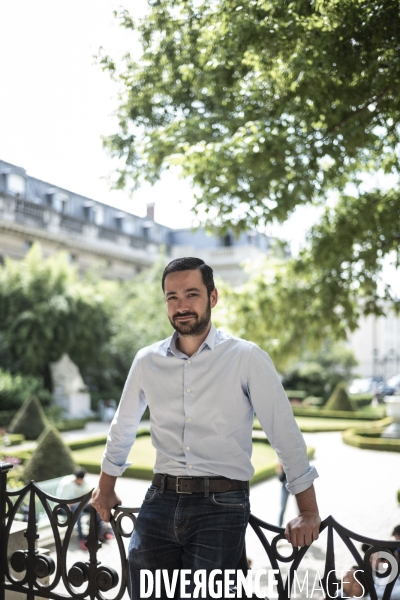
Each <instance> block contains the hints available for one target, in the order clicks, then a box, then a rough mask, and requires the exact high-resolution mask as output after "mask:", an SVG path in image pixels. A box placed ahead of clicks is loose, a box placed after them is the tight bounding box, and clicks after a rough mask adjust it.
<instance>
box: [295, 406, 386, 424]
mask: <svg viewBox="0 0 400 600" xmlns="http://www.w3.org/2000/svg"><path fill="white" fill-rule="evenodd" d="M292 410H293V414H294V416H295V417H317V418H319V417H324V418H327V417H328V418H331V419H356V420H361V421H376V420H377V419H380V418H382V417H383V416H384V414H385V412H386V409H385V407H384V406H383V407H382V408H381V407H377V410H376V411H372V410H371V411H363V410H355V411H347V410H328V409H327V408H305V407H304V406H292Z"/></svg>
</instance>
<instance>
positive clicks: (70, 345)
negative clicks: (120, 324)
mask: <svg viewBox="0 0 400 600" xmlns="http://www.w3.org/2000/svg"><path fill="white" fill-rule="evenodd" d="M109 336H110V331H109V319H108V314H107V312H106V310H105V307H104V302H103V298H102V296H101V295H100V294H99V292H98V290H97V289H96V287H95V286H94V285H89V284H86V283H85V282H84V281H80V280H79V278H78V275H77V273H76V271H75V269H74V268H73V267H72V266H71V265H70V264H69V263H68V260H67V257H66V255H64V254H62V253H61V254H58V255H54V256H52V257H50V258H48V259H44V258H43V256H42V254H41V250H40V246H39V245H34V246H32V248H31V249H30V251H29V252H28V254H27V255H26V257H25V258H24V260H22V261H13V260H11V259H8V258H6V260H5V264H4V266H2V267H0V359H1V362H2V364H3V365H4V366H5V367H6V368H8V370H9V371H11V372H13V373H22V374H25V375H40V376H44V377H46V375H47V369H48V365H49V363H50V362H52V361H56V360H58V359H59V358H60V356H61V355H62V354H63V353H64V352H66V353H68V354H69V355H70V357H71V358H72V360H73V361H74V362H75V363H77V364H78V366H79V367H80V368H82V369H84V368H87V367H89V366H91V365H93V364H96V361H97V360H98V357H99V356H100V355H101V352H102V349H103V347H104V345H105V343H106V342H107V340H108V339H109Z"/></svg>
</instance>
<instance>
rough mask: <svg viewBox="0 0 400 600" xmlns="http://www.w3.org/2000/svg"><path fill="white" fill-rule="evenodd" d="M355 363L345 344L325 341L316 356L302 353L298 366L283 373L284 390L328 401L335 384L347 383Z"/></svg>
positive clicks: (296, 364)
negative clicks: (301, 392)
mask: <svg viewBox="0 0 400 600" xmlns="http://www.w3.org/2000/svg"><path fill="white" fill-rule="evenodd" d="M356 365H357V361H356V360H355V358H354V354H353V352H352V351H351V350H350V349H349V348H347V347H346V346H345V345H344V344H340V343H336V344H333V343H331V342H330V341H329V340H326V341H325V342H324V343H323V344H322V348H321V349H320V350H319V351H318V352H304V353H303V355H302V357H301V360H300V362H296V363H295V364H294V365H290V366H289V368H288V369H286V370H285V372H284V373H283V378H282V383H283V386H284V387H285V389H287V390H305V391H306V392H307V395H308V396H314V397H317V398H321V403H323V401H324V400H327V399H328V398H329V396H330V395H331V394H332V392H333V390H334V388H335V387H336V385H337V384H338V383H343V382H349V381H350V379H352V377H353V370H354V367H355V366H356Z"/></svg>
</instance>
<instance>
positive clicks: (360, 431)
mask: <svg viewBox="0 0 400 600" xmlns="http://www.w3.org/2000/svg"><path fill="white" fill-rule="evenodd" d="M392 422H393V421H392V419H391V418H390V417H387V418H386V419H382V420H381V421H378V422H377V423H376V425H375V427H352V428H351V429H347V431H344V432H343V434H342V439H343V441H344V443H345V444H348V445H349V446H355V447H356V448H361V449H363V450H383V451H386V452H400V439H391V438H381V437H379V434H381V433H382V432H383V431H384V430H385V428H386V427H387V426H388V425H390V424H391V423H392Z"/></svg>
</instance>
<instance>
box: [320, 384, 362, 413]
mask: <svg viewBox="0 0 400 600" xmlns="http://www.w3.org/2000/svg"><path fill="white" fill-rule="evenodd" d="M346 387H347V386H346V384H345V383H338V384H337V386H336V387H335V389H334V390H333V392H332V395H331V396H330V398H329V400H328V402H327V403H326V404H325V406H324V408H325V409H326V410H343V411H349V412H353V411H354V410H356V407H355V406H354V404H353V403H352V401H351V400H350V396H349V395H348V393H347V391H346Z"/></svg>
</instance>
